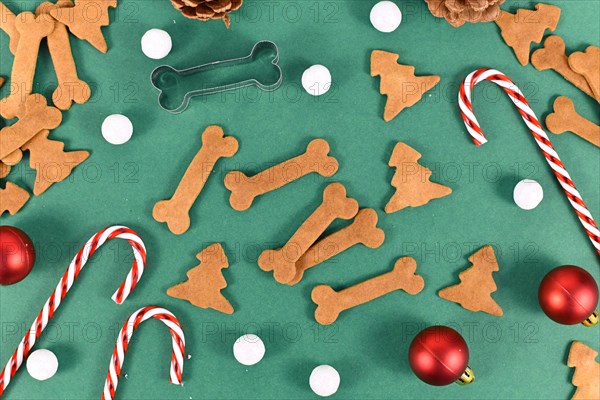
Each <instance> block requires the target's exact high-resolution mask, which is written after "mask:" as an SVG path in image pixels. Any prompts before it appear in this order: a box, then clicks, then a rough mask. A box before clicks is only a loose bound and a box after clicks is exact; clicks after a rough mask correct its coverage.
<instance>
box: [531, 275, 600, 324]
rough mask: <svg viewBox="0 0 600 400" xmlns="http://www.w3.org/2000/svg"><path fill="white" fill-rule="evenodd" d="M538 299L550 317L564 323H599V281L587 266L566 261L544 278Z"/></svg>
mask: <svg viewBox="0 0 600 400" xmlns="http://www.w3.org/2000/svg"><path fill="white" fill-rule="evenodd" d="M538 301H539V302H540V306H541V307H542V310H544V312H545V313H546V315H547V316H548V317H550V319H552V320H553V321H556V322H558V323H559V324H564V325H574V324H579V323H583V324H584V325H586V326H592V325H596V324H597V323H598V310H596V306H597V305H598V285H597V284H596V281H595V280H594V277H593V276H592V275H590V273H589V272H587V271H586V270H584V269H583V268H579V267H576V266H575V265H563V266H562V267H558V268H554V269H553V270H552V271H550V272H548V274H547V275H546V276H545V277H544V279H542V283H540V289H539V291H538Z"/></svg>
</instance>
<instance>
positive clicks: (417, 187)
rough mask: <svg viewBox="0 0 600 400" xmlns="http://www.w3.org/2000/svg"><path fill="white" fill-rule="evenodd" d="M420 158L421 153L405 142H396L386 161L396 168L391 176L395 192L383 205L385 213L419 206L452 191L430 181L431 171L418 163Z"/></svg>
mask: <svg viewBox="0 0 600 400" xmlns="http://www.w3.org/2000/svg"><path fill="white" fill-rule="evenodd" d="M420 158H421V153H419V152H418V151H416V150H415V149H413V148H412V147H410V146H409V145H407V144H406V143H402V142H398V143H396V146H395V147H394V151H393V152H392V156H391V157H390V161H389V163H388V164H389V166H390V167H393V168H396V173H395V174H394V177H393V178H392V186H393V187H395V188H396V193H394V195H393V196H392V198H391V199H390V201H389V202H388V203H387V205H386V206H385V212H386V213H388V214H390V213H394V212H396V211H400V210H402V209H403V208H406V207H420V206H422V205H425V204H427V203H429V202H430V201H431V200H433V199H438V198H440V197H444V196H448V195H449V194H451V193H452V189H450V188H449V187H447V186H444V185H441V184H439V183H435V182H431V181H430V177H431V174H432V172H431V170H430V169H428V168H425V167H424V166H422V165H421V164H419V163H418V160H419V159H420Z"/></svg>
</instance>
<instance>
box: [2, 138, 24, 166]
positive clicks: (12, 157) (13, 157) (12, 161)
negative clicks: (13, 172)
mask: <svg viewBox="0 0 600 400" xmlns="http://www.w3.org/2000/svg"><path fill="white" fill-rule="evenodd" d="M2 135H3V134H2V131H0V137H1V136H2ZM0 140H1V139H0ZM22 159H23V152H22V151H21V149H17V150H15V151H13V152H12V153H10V154H9V155H7V156H4V158H3V159H2V160H0V161H2V162H3V163H4V164H6V165H8V166H9V167H14V166H15V165H17V164H18V163H20V162H21V160H22Z"/></svg>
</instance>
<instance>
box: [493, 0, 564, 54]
mask: <svg viewBox="0 0 600 400" xmlns="http://www.w3.org/2000/svg"><path fill="white" fill-rule="evenodd" d="M559 19H560V8H558V7H556V6H551V5H549V4H543V3H539V4H536V5H535V10H527V9H524V8H520V9H518V10H517V12H516V14H511V13H509V12H506V11H503V10H501V11H500V18H498V19H497V20H496V24H497V25H498V27H499V28H500V31H501V34H502V39H504V42H505V43H506V44H507V45H508V46H509V47H511V48H512V49H513V50H514V52H515V55H516V56H517V59H518V60H519V62H520V63H521V65H527V64H529V52H530V49H531V43H539V42H540V41H541V40H542V37H543V36H544V32H545V31H546V29H549V30H551V31H552V32H554V30H555V29H556V26H557V25H558V20H559Z"/></svg>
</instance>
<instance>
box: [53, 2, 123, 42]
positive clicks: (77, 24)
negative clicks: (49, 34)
mask: <svg viewBox="0 0 600 400" xmlns="http://www.w3.org/2000/svg"><path fill="white" fill-rule="evenodd" d="M116 6H117V0H75V6H73V7H71V6H69V7H59V8H53V9H51V10H50V15H51V16H52V18H54V19H55V20H57V21H58V22H61V23H63V24H65V25H66V26H67V27H68V28H69V31H71V33H72V34H73V35H75V36H76V37H77V38H79V39H81V40H86V41H87V42H88V43H89V44H91V45H92V46H94V47H95V48H96V49H97V50H98V51H101V52H102V53H106V52H107V51H108V45H107V44H106V40H105V39H104V35H103V34H102V29H101V28H102V27H103V26H108V24H109V23H110V20H109V16H108V8H109V7H112V8H115V7H116ZM90 9H92V10H95V12H96V13H97V14H98V15H96V16H95V18H89V17H88V16H87V13H88V12H89V11H88V10H90Z"/></svg>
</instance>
